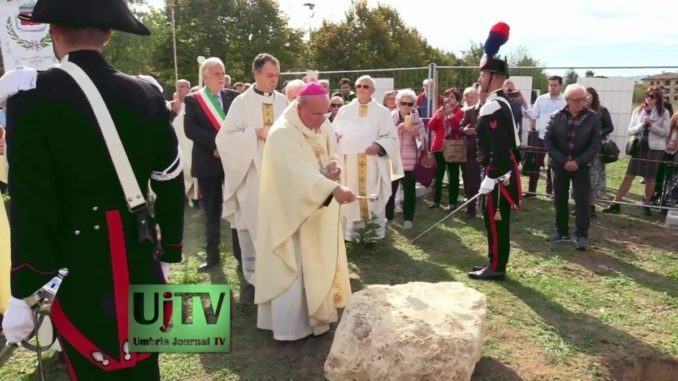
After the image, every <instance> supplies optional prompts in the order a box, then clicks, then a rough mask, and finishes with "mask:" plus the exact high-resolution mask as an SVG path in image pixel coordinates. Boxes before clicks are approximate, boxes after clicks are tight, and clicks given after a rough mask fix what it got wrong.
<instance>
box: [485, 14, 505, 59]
mask: <svg viewBox="0 0 678 381" xmlns="http://www.w3.org/2000/svg"><path fill="white" fill-rule="evenodd" d="M509 29H510V28H509V26H508V24H506V23H505V22H498V23H496V24H494V26H493V27H492V29H490V35H489V36H487V40H486V41H485V46H484V50H485V54H487V56H488V57H493V56H494V55H495V54H497V53H498V52H499V48H500V47H501V46H502V45H504V44H505V43H506V41H508V38H509Z"/></svg>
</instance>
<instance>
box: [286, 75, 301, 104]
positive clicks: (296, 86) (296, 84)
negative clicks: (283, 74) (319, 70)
mask: <svg viewBox="0 0 678 381" xmlns="http://www.w3.org/2000/svg"><path fill="white" fill-rule="evenodd" d="M305 84H306V83H305V82H304V81H302V80H301V79H293V80H291V81H289V82H287V86H285V88H284V89H283V93H284V94H285V96H286V97H287V100H288V101H290V102H292V101H293V100H295V99H297V97H298V96H299V92H300V91H301V88H302V87H304V85H305Z"/></svg>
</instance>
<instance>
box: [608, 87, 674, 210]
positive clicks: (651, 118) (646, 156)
mask: <svg viewBox="0 0 678 381" xmlns="http://www.w3.org/2000/svg"><path fill="white" fill-rule="evenodd" d="M670 120H671V116H670V115H669V112H668V110H666V109H665V108H664V102H663V96H662V91H661V89H660V88H658V87H655V86H650V87H648V89H647V92H646V93H645V101H644V102H643V104H641V105H640V106H638V107H637V108H636V109H635V110H633V113H632V114H631V121H630V122H629V135H631V136H633V140H632V141H631V142H630V143H629V144H630V149H629V151H630V152H627V153H628V154H630V155H631V160H630V161H629V165H628V167H627V169H626V176H625V177H624V180H623V181H622V183H621V185H620V186H619V189H618V190H617V194H616V195H615V196H614V199H613V200H612V201H621V200H623V199H624V196H626V193H628V191H629V189H631V183H632V182H633V178H634V177H636V176H641V177H644V178H645V198H644V203H645V205H646V206H645V208H644V209H643V211H644V213H645V215H646V216H651V215H652V212H651V211H650V208H649V206H647V205H648V204H649V202H650V199H651V198H652V195H653V194H654V188H655V185H656V183H657V181H656V175H657V167H659V163H660V162H661V160H662V158H663V157H664V150H665V149H666V138H667V137H668V136H669V124H670ZM620 210H621V207H620V206H619V204H610V205H609V206H608V207H607V208H605V209H603V212H604V213H619V212H620Z"/></svg>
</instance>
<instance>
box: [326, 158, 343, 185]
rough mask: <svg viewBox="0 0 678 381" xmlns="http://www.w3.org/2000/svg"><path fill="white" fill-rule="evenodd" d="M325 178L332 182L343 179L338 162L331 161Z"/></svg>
mask: <svg viewBox="0 0 678 381" xmlns="http://www.w3.org/2000/svg"><path fill="white" fill-rule="evenodd" d="M325 177H327V178H328V179H330V180H332V181H338V180H339V178H340V177H341V167H340V166H339V163H337V161H336V160H331V161H330V162H329V164H327V167H326V168H325Z"/></svg>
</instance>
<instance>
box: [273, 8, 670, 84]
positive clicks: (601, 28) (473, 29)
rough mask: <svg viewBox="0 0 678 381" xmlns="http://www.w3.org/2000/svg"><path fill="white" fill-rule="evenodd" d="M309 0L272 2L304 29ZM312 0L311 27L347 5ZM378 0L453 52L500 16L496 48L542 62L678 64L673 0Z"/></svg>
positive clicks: (338, 16) (336, 16)
mask: <svg viewBox="0 0 678 381" xmlns="http://www.w3.org/2000/svg"><path fill="white" fill-rule="evenodd" d="M307 2H309V1H308V0H278V3H279V4H280V9H281V10H282V11H283V12H285V13H286V14H287V15H288V17H289V21H290V24H291V25H293V26H295V27H299V28H304V29H308V25H309V15H310V12H309V10H308V7H305V6H304V5H303V4H304V3H307ZM310 2H311V3H314V4H315V8H314V10H313V11H312V12H313V13H314V16H313V17H312V18H311V19H310V20H311V27H312V28H317V27H319V26H320V25H321V24H322V20H323V19H327V20H333V21H337V20H342V19H343V18H344V13H345V12H346V10H348V9H349V7H350V5H351V0H315V1H312V0H311V1H310ZM379 2H381V3H383V4H388V5H389V6H391V7H393V8H395V9H397V10H398V12H399V13H400V16H401V17H402V19H403V20H404V22H405V23H406V24H407V25H409V26H413V27H416V28H417V29H418V30H419V32H420V33H421V34H422V35H423V36H424V37H425V38H426V39H427V40H428V42H429V43H430V44H431V45H433V46H434V47H437V48H440V49H443V50H446V51H452V52H454V53H455V54H458V53H460V52H461V51H462V50H464V49H466V48H468V47H469V46H470V41H475V42H484V41H485V38H487V34H488V32H489V30H490V28H491V27H492V25H494V23H496V22H497V21H504V22H506V23H507V24H509V26H510V27H511V32H510V38H509V41H508V43H507V44H506V45H505V46H504V47H502V49H501V50H500V53H504V54H510V52H511V51H512V50H515V49H516V48H517V47H520V46H522V47H524V48H525V49H527V51H528V53H529V54H530V55H531V56H532V57H534V58H536V59H538V60H539V61H540V62H542V63H543V64H545V65H547V66H664V65H667V66H678V16H677V15H678V1H677V0H654V1H649V2H647V3H645V2H642V1H629V0H617V1H609V0H568V1H544V0H541V1H534V0H502V1H498V0H485V1H445V0H442V1H439V0H435V1H434V0H389V1H374V0H369V1H368V4H369V5H370V6H375V5H376V4H377V3H379ZM534 15H539V16H537V17H535V16H534ZM604 71H605V70H602V69H601V70H596V73H597V74H598V73H600V74H604V73H603V72H604ZM646 71H648V70H641V72H646ZM650 71H651V72H656V71H658V70H650ZM673 71H678V69H673ZM580 74H583V73H580ZM628 74H630V75H634V74H636V70H634V71H633V73H632V72H631V71H628ZM622 75H624V74H622Z"/></svg>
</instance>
